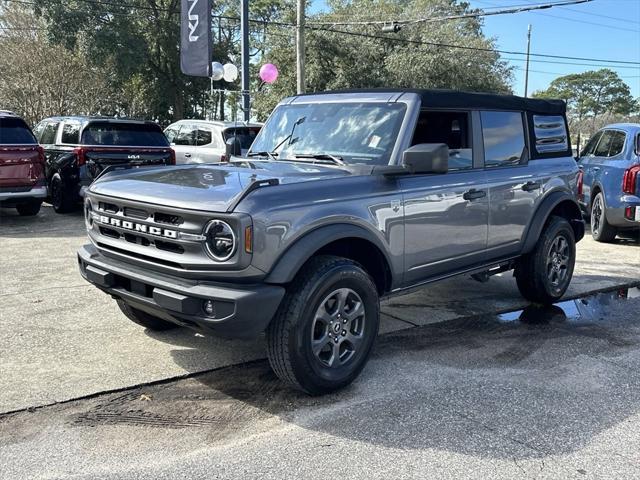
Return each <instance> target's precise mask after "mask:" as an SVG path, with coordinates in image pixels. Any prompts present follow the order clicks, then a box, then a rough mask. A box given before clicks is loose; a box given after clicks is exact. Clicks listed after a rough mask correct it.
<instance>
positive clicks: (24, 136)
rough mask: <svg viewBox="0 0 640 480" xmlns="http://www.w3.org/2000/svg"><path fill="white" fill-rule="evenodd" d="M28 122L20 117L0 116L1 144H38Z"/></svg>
mask: <svg viewBox="0 0 640 480" xmlns="http://www.w3.org/2000/svg"><path fill="white" fill-rule="evenodd" d="M36 143H38V142H36V137H34V136H33V134H32V133H31V130H29V127H27V124H26V123H24V122H23V121H22V120H20V119H19V118H11V117H10V118H0V144H2V145H18V144H19V145H33V144H36Z"/></svg>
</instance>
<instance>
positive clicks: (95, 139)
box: [34, 116, 175, 213]
mask: <svg viewBox="0 0 640 480" xmlns="http://www.w3.org/2000/svg"><path fill="white" fill-rule="evenodd" d="M34 132H35V135H36V138H37V139H38V141H39V142H40V144H41V145H42V146H43V148H44V152H45V157H46V177H47V183H48V185H49V195H50V197H51V203H52V205H53V208H54V210H55V211H56V212H58V213H65V212H69V211H70V210H73V209H74V208H75V206H76V205H77V204H78V202H79V201H80V199H81V197H82V195H83V192H84V189H85V188H86V187H87V186H89V184H90V183H91V182H92V181H93V180H94V179H95V178H97V177H98V176H99V175H100V174H101V173H102V171H103V170H104V169H105V168H110V169H112V168H117V167H143V166H145V167H146V166H152V165H175V153H174V151H173V150H172V149H171V147H170V146H169V142H168V141H167V138H166V137H165V136H164V134H163V133H162V129H161V128H160V126H159V125H158V124H156V123H154V122H147V121H140V120H125V119H114V118H106V117H104V118H103V117H82V116H75V117H51V118H47V119H44V120H42V121H41V122H40V123H39V124H38V125H37V126H36V128H35V129H34Z"/></svg>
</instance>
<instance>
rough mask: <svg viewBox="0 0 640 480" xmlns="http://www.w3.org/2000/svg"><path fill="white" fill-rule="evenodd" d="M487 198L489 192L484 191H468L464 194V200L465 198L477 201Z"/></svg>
mask: <svg viewBox="0 0 640 480" xmlns="http://www.w3.org/2000/svg"><path fill="white" fill-rule="evenodd" d="M486 196H487V192H485V191H484V190H476V189H475V188H472V189H471V190H467V191H466V192H464V193H463V194H462V198H464V199H465V200H476V199H478V198H483V197H486Z"/></svg>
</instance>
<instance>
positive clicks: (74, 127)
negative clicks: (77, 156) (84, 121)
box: [60, 122, 80, 145]
mask: <svg viewBox="0 0 640 480" xmlns="http://www.w3.org/2000/svg"><path fill="white" fill-rule="evenodd" d="M60 142H61V143H68V144H71V145H77V144H78V143H79V142H80V124H79V123H76V122H68V123H65V124H64V126H63V127H62V138H61V140H60Z"/></svg>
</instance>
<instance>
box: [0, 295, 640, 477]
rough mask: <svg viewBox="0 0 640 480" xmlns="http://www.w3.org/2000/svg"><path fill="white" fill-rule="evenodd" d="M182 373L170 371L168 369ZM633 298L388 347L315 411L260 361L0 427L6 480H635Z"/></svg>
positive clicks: (449, 327) (421, 333)
mask: <svg viewBox="0 0 640 480" xmlns="http://www.w3.org/2000/svg"><path fill="white" fill-rule="evenodd" d="M176 361H178V362H179V359H176ZM639 369H640V289H639V288H637V287H636V288H621V289H616V290H613V291H609V292H606V293H601V294H598V295H593V296H588V297H583V298H579V299H576V300H571V301H566V302H561V303H559V304H557V305H554V306H552V307H546V308H544V307H535V306H529V307H527V308H524V309H520V310H515V311H509V312H506V313H502V314H489V315H474V316H466V317H460V318H457V319H453V320H450V321H446V322H441V323H435V324H430V325H426V326H420V327H415V328H410V329H404V330H401V331H395V332H391V333H388V334H385V335H382V336H380V337H379V339H378V343H377V345H376V347H375V350H374V354H373V357H372V359H371V362H370V363H369V365H368V366H367V367H366V368H365V370H364V372H363V374H362V376H361V377H360V378H359V379H358V380H357V381H356V382H355V383H354V384H353V385H352V386H351V387H349V388H347V389H345V390H343V391H341V392H339V393H336V394H333V395H327V396H324V397H320V398H312V397H308V396H306V395H303V394H299V393H297V392H294V391H292V390H289V389H287V388H285V387H283V386H282V385H281V384H280V383H279V382H278V380H277V379H276V378H275V376H274V375H273V373H272V372H271V371H270V369H269V366H268V364H267V362H266V361H264V360H257V361H253V362H249V363H244V364H242V365H236V366H230V367H224V368H221V369H218V370H214V371H211V372H207V373H201V374H194V375H192V376H191V377H190V378H186V379H182V380H178V381H167V382H164V383H161V384H158V385H153V386H145V387H136V388H131V389H126V390H124V391H121V392H118V393H113V394H105V395H98V396H96V397H93V398H88V399H84V400H79V401H71V402H67V403H64V404H59V405H55V406H51V407H43V408H39V409H35V410H33V411H24V412H20V413H16V414H11V415H5V416H2V417H0V471H1V472H4V473H3V475H2V476H3V478H12V479H13V478H16V479H20V478H25V479H26V478H29V479H34V478H70V477H73V478H87V479H88V478H91V479H94V478H118V479H120V478H122V479H124V478H141V479H145V478H149V479H161V478H167V479H176V478H203V479H204V478H242V479H244V478H300V477H303V476H304V477H308V478H326V477H327V476H329V477H331V476H334V477H335V476H341V477H343V478H362V477H363V476H364V475H366V476H367V477H368V478H381V479H382V478H384V479H388V478H483V479H486V478H492V479H493V478H508V479H513V478H523V477H524V478H563V479H564V478H616V479H618V478H638V477H639V476H640V473H639V472H640V453H639V452H640V374H639V373H638V372H639Z"/></svg>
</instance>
